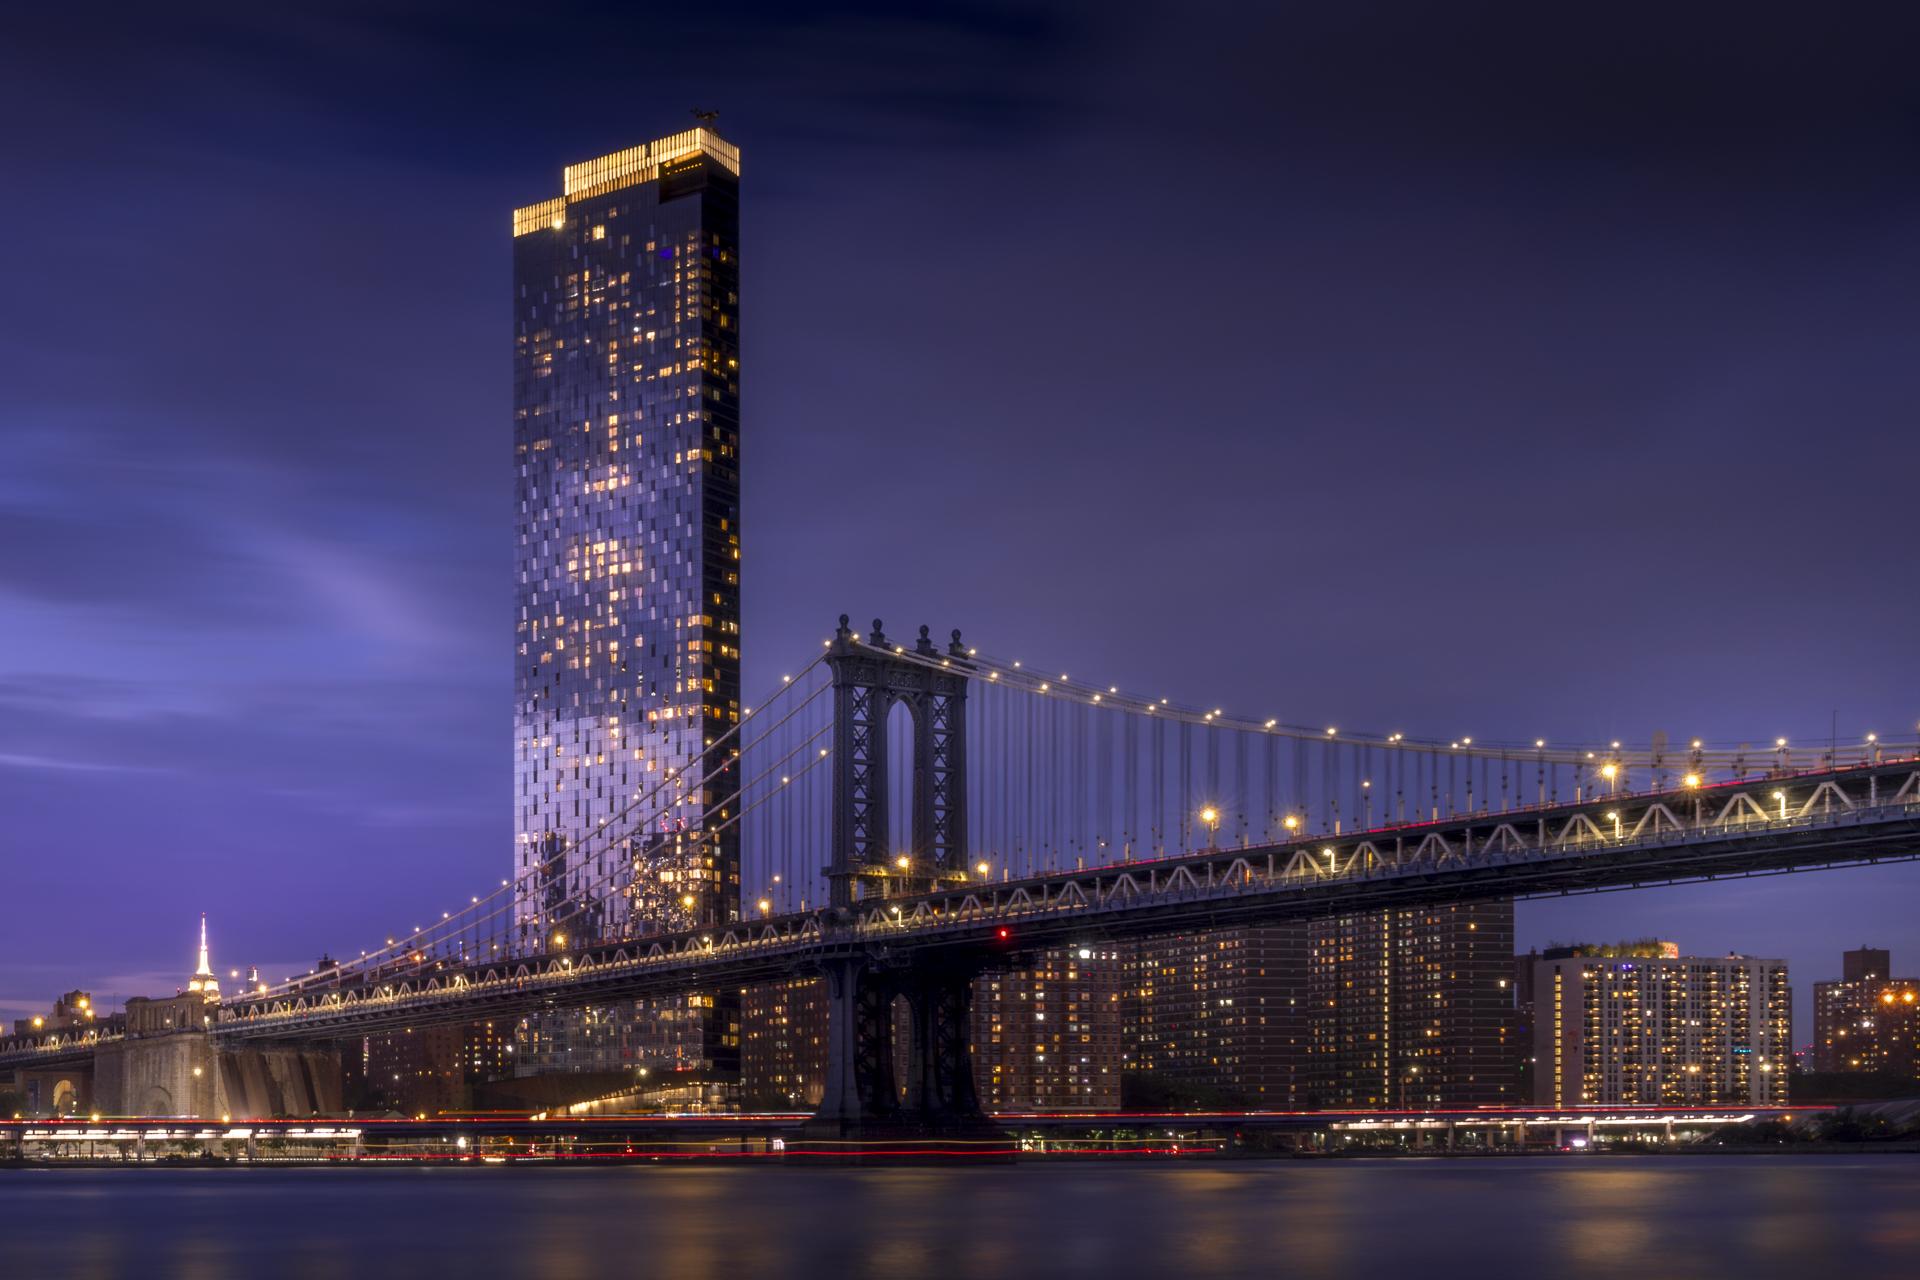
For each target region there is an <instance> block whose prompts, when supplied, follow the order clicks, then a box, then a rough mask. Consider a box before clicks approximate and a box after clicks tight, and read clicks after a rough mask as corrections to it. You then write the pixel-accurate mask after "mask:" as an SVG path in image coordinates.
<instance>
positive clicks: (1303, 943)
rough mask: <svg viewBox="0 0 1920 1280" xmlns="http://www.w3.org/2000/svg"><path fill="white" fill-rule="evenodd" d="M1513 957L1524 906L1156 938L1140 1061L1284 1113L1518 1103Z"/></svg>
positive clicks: (1140, 1005)
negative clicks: (1516, 919)
mask: <svg viewBox="0 0 1920 1280" xmlns="http://www.w3.org/2000/svg"><path fill="white" fill-rule="evenodd" d="M1512 962H1513V904H1512V902H1510V901H1500V902H1483V903H1469V904H1453V905H1444V906H1430V907H1419V908H1407V909H1400V910H1391V911H1370V912H1363V913H1360V914H1356V915H1347V916H1336V917H1330V918H1326V919H1320V920H1312V921H1305V922H1300V923H1292V924H1284V925H1262V926H1257V927H1247V928H1238V929H1223V930H1215V931H1211V932H1208V933H1201V934H1191V935H1182V936H1171V937H1166V938H1152V939H1148V940H1145V941H1143V942H1141V943H1139V944H1138V945H1137V950H1136V954H1135V959H1134V962H1133V966H1132V972H1131V982H1130V984H1129V989H1128V992H1127V999H1126V1001H1125V1008H1126V1010H1127V1053H1128V1065H1129V1069H1130V1070H1133V1071H1136V1072H1138V1073H1140V1074H1142V1075H1145V1076H1153V1077H1161V1078H1163V1079H1165V1080H1168V1081H1173V1082H1179V1083H1182V1084H1187V1085H1198V1086H1202V1087H1204V1088H1206V1089H1209V1090H1215V1091H1218V1092H1219V1093H1220V1094H1222V1095H1224V1099H1225V1100H1227V1101H1231V1102H1236V1103H1244V1104H1245V1105H1249V1106H1258V1107H1268V1108H1276V1109H1288V1108H1316V1109H1317V1108H1348V1107H1395V1108H1419V1107H1431V1106H1455V1107H1463V1106H1482V1105H1497V1104H1500V1103H1503V1102H1510V1101H1512V1100H1513V1099H1514V1096H1515V1093H1516V1088H1515V1085H1516V1071H1515V1059H1516V1057H1517V1056H1518V1049H1517V1047H1516V1044H1515V1032H1514V1022H1513V1008H1512V1001H1513V992H1512V989H1511V976H1510V969H1511V965H1512Z"/></svg>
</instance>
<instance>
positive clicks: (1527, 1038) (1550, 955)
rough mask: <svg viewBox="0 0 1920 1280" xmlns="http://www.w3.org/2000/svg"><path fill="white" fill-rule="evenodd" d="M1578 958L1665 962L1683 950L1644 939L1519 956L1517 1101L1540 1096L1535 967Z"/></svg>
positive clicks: (1515, 1028)
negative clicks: (1543, 962) (1647, 958)
mask: <svg viewBox="0 0 1920 1280" xmlns="http://www.w3.org/2000/svg"><path fill="white" fill-rule="evenodd" d="M1575 955H1595V956H1606V955H1620V956H1627V957H1632V956H1657V957H1659V958H1661V959H1665V960H1678V959H1679V958H1680V946H1679V944H1678V943H1674V942H1662V941H1660V940H1659V939H1657V938H1642V939H1640V940H1638V941H1634V942H1616V943H1605V944H1592V943H1583V944H1581V945H1579V946H1554V947H1548V948H1547V949H1546V951H1544V952H1541V951H1537V950H1535V951H1529V952H1527V953H1526V954H1525V955H1517V956H1515V957H1514V958H1513V1031H1514V1045H1515V1048H1516V1050H1517V1052H1518V1054H1519V1059H1518V1061H1517V1062H1516V1063H1515V1064H1514V1068H1515V1076H1516V1079H1517V1082H1518V1086H1517V1087H1518V1090H1519V1092H1517V1093H1516V1094H1514V1098H1515V1100H1516V1101H1521V1102H1531V1101H1533V1100H1534V1099H1535V1098H1537V1097H1539V1096H1540V1094H1539V1092H1538V1089H1539V1085H1538V1081H1537V1077H1536V1073H1535V1068H1536V1067H1538V1065H1539V1059H1538V1058H1536V1057H1535V1056H1534V1050H1535V1045H1534V1036H1533V1028H1534V1024H1535V1021H1536V1017H1537V1011H1536V1005H1535V1000H1534V990H1533V979H1534V973H1535V966H1536V965H1538V964H1539V962H1540V961H1541V960H1542V959H1543V958H1544V959H1548V960H1563V959H1566V958H1567V957H1568V956H1575Z"/></svg>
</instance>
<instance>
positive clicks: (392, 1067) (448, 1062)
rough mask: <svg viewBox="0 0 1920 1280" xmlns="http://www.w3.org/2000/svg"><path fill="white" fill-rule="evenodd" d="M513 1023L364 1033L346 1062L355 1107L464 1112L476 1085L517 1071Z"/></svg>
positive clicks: (415, 1112)
mask: <svg viewBox="0 0 1920 1280" xmlns="http://www.w3.org/2000/svg"><path fill="white" fill-rule="evenodd" d="M514 1049H515V1045H514V1033H513V1024H512V1023H496V1022H493V1021H491V1020H487V1021H482V1022H469V1023H458V1024H452V1023H450V1024H444V1025H440V1026H431V1027H407V1028H404V1029H402V1030H399V1031H388V1032H382V1033H381V1034H379V1035H372V1036H366V1037H364V1038H362V1039H361V1040H360V1041H358V1042H357V1043H355V1044H354V1045H352V1046H350V1047H349V1050H348V1052H347V1054H346V1056H345V1062H344V1066H345V1069H346V1079H347V1084H348V1093H349V1096H351V1097H352V1098H353V1099H354V1101H355V1104H356V1105H357V1106H362V1107H367V1108H370V1109H372V1110H376V1111H400V1112H405V1113H406V1114H408V1115H418V1114H422V1113H424V1114H426V1115H430V1116H431V1115H437V1114H440V1113H442V1112H453V1111H466V1110H468V1109H470V1108H471V1107H472V1106H473V1087H474V1086H475V1085H477V1084H481V1083H483V1082H485V1081H488V1080H497V1079H499V1078H500V1077H502V1076H507V1075H511V1074H512V1073H513V1055H514Z"/></svg>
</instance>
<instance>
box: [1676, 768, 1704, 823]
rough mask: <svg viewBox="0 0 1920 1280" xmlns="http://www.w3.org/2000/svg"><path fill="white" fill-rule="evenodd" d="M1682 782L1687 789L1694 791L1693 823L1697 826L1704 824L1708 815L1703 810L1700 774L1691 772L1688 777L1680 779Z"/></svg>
mask: <svg viewBox="0 0 1920 1280" xmlns="http://www.w3.org/2000/svg"><path fill="white" fill-rule="evenodd" d="M1680 784H1681V785H1682V786H1684V787H1685V788H1686V789H1687V790H1689V791H1691V792H1693V825H1694V826H1696V827H1698V826H1701V825H1703V824H1704V823H1705V821H1706V817H1705V815H1704V814H1703V813H1702V811H1701V804H1702V801H1701V799H1700V775H1699V774H1697V773H1690V774H1688V775H1687V776H1686V777H1684V778H1682V779H1680Z"/></svg>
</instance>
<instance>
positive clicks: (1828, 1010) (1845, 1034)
mask: <svg viewBox="0 0 1920 1280" xmlns="http://www.w3.org/2000/svg"><path fill="white" fill-rule="evenodd" d="M1892 969H1893V957H1892V956H1891V955H1890V954H1889V953H1888V952H1886V951H1883V950H1879V949H1875V948H1870V947H1862V948H1860V949H1859V950H1857V951H1848V952H1846V953H1844V955H1843V957H1842V963H1841V975H1842V976H1841V978H1840V980H1839V981H1837V982H1835V981H1831V980H1829V981H1826V982H1816V983H1814V984H1813V1069H1814V1070H1815V1071H1847V1072H1863V1073H1866V1072H1871V1073H1881V1074H1890V1075H1898V1076H1904V1077H1907V1078H1915V1077H1920V979H1916V978H1895V977H1892V976H1890V974H1891V971H1892Z"/></svg>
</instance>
